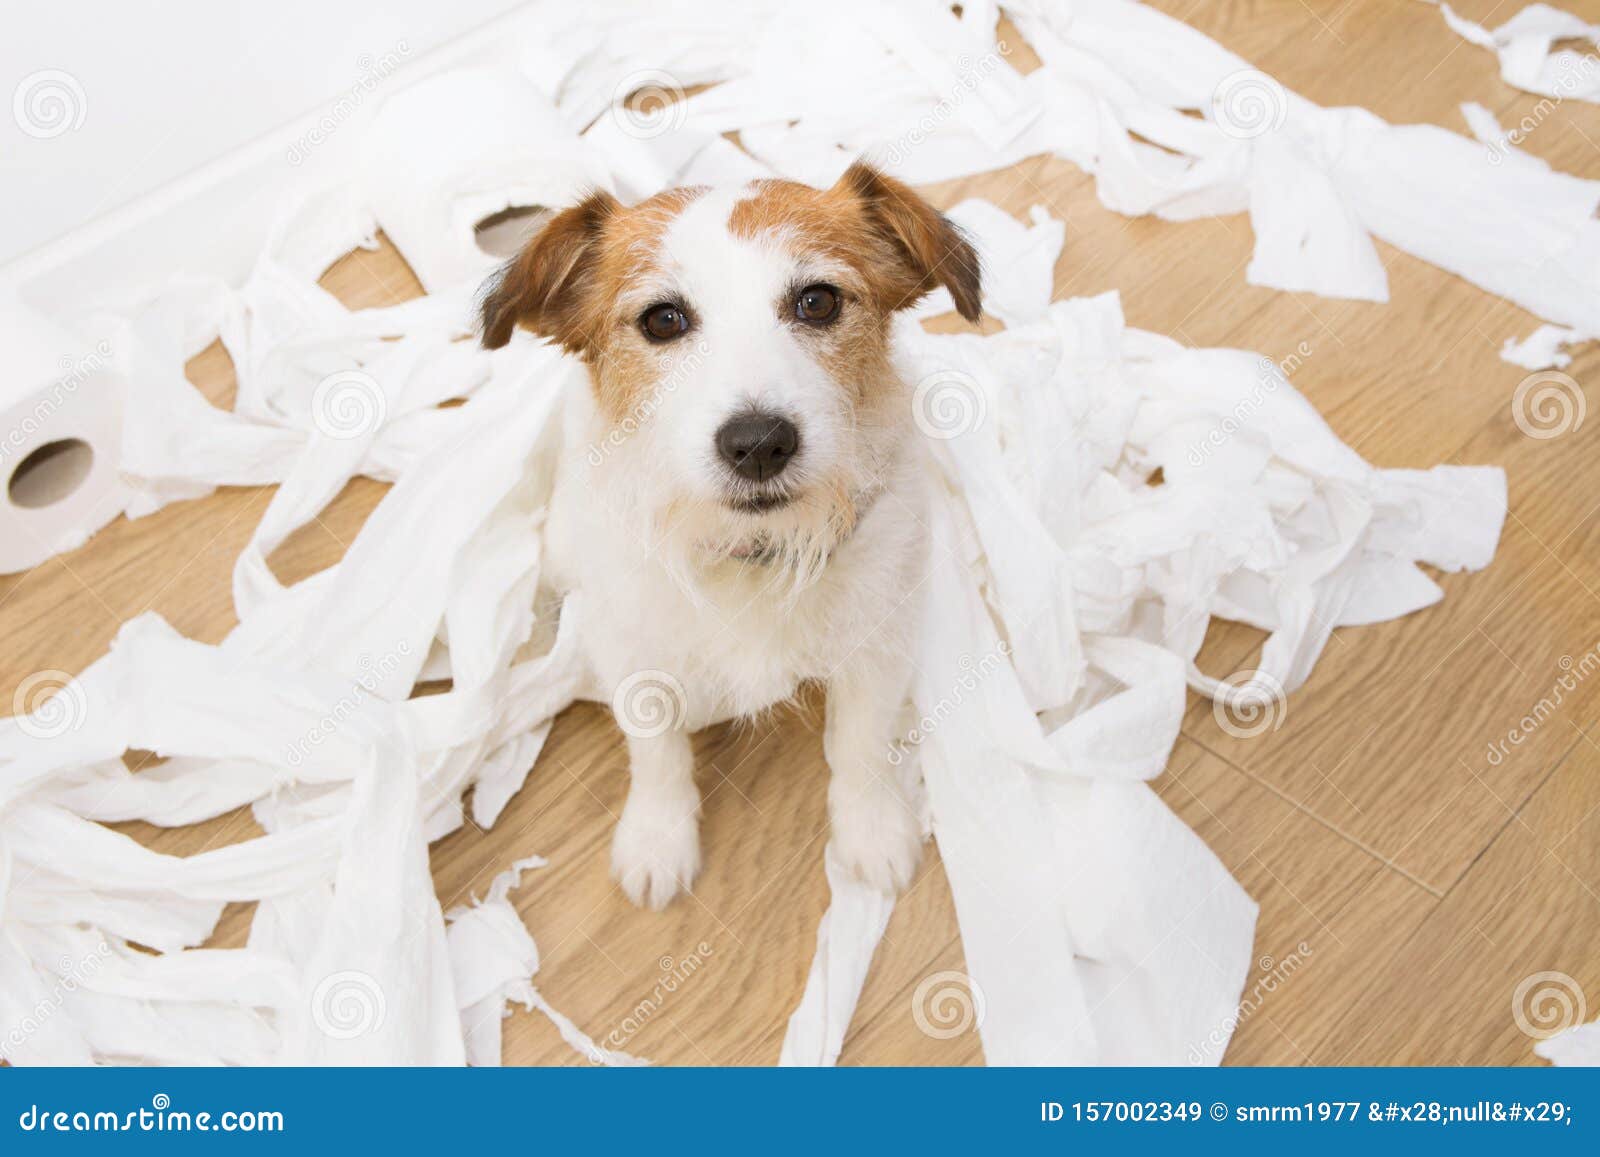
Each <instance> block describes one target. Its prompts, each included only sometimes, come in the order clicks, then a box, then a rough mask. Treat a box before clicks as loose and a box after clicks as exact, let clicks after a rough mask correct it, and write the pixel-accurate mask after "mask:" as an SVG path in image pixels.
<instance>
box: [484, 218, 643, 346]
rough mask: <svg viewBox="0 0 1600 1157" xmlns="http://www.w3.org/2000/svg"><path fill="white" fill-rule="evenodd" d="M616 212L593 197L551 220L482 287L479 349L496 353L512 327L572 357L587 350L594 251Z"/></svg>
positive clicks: (590, 320) (509, 335) (508, 337)
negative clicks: (552, 343)
mask: <svg viewBox="0 0 1600 1157" xmlns="http://www.w3.org/2000/svg"><path fill="white" fill-rule="evenodd" d="M620 208H621V205H620V204H619V203H618V201H617V199H616V198H615V197H613V196H612V195H611V194H610V193H606V192H603V191H601V192H595V193H592V194H590V195H589V196H588V197H586V198H585V199H584V200H583V201H582V202H580V203H579V204H577V205H574V206H573V207H572V208H570V209H564V210H562V211H561V212H560V213H557V214H556V215H555V216H554V217H552V218H551V219H550V220H549V222H548V223H546V225H545V226H544V227H543V228H542V229H540V230H539V232H538V233H537V234H535V235H534V237H533V239H532V240H531V241H529V242H528V244H527V245H526V246H525V247H524V248H523V250H522V252H521V253H519V254H517V255H516V256H515V257H513V258H512V259H511V260H510V261H508V262H507V263H506V264H505V266H504V267H502V268H501V269H500V271H499V272H498V273H496V274H495V275H494V276H493V277H492V278H490V279H489V281H488V283H487V284H486V285H485V286H484V295H483V307H482V308H483V346H484V348H485V349H491V350H497V349H499V348H500V347H501V346H503V345H505V344H506V343H507V342H508V341H510V340H511V332H512V330H514V329H516V327H517V326H518V325H526V326H527V327H528V328H529V329H531V330H532V331H533V332H534V333H536V334H538V335H540V336H541V337H548V338H552V339H554V340H555V341H558V342H560V343H561V345H562V346H564V347H565V348H566V349H567V350H569V351H570V352H572V353H575V354H581V353H583V352H584V351H585V350H586V349H587V348H588V346H589V335H590V331H591V322H592V317H591V311H590V309H589V304H590V301H591V300H592V297H591V294H592V290H593V288H594V287H593V284H592V279H593V275H594V268H593V266H594V257H595V250H596V249H597V247H598V246H599V243H600V239H601V237H602V236H603V235H604V233H605V228H606V222H607V221H609V220H610V219H611V217H612V216H613V215H615V214H616V212H617V210H618V209H620Z"/></svg>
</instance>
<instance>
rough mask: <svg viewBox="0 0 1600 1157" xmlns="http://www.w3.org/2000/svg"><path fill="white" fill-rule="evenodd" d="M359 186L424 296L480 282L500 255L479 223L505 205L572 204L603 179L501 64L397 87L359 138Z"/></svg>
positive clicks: (550, 110)
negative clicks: (483, 238)
mask: <svg viewBox="0 0 1600 1157" xmlns="http://www.w3.org/2000/svg"><path fill="white" fill-rule="evenodd" d="M360 172H361V184H362V191H363V193H364V195H365V199H366V201H367V203H368V204H369V205H370V206H371V208H372V211H373V213H374V215H375V216H376V217H377V219H378V222H379V224H381V225H382V226H383V230H384V232H385V233H387V234H388V235H389V238H390V240H392V241H393V242H394V243H395V246H396V247H397V248H398V249H399V250H400V252H401V253H402V254H403V255H404V256H405V259H406V260H407V261H408V262H409V263H410V265H411V268H412V270H413V271H414V272H415V273H416V275H417V280H419V281H421V282H422V284H423V286H424V288H426V289H427V290H428V291H429V292H430V293H434V292H438V291H439V290H442V289H445V288H448V287H450V286H452V285H457V284H459V283H461V282H462V281H465V280H469V279H470V280H474V281H475V280H479V279H481V278H482V277H483V276H484V275H485V274H487V273H488V272H489V271H490V270H491V269H492V268H493V267H494V266H496V265H498V264H499V263H500V261H501V260H502V257H501V256H499V255H496V254H494V253H490V252H487V251H486V250H484V249H483V248H481V247H480V246H479V244H478V238H477V236H476V230H477V227H478V226H479V225H480V224H482V223H483V222H485V221H486V220H489V219H491V218H494V217H496V216H497V215H499V214H502V213H504V212H505V211H506V210H508V209H543V208H549V207H552V206H561V205H567V204H570V203H571V202H572V201H573V200H574V199H575V195H576V194H577V193H578V191H579V190H580V189H582V188H584V187H585V186H587V185H593V184H597V183H601V177H602V175H601V174H597V173H595V172H592V171H591V170H590V168H589V167H588V166H587V165H586V163H585V161H584V150H583V146H582V143H581V142H580V141H579V140H578V137H577V135H576V134H574V133H573V132H572V131H571V130H570V129H568V128H567V127H566V126H565V125H564V124H563V123H562V121H561V119H560V117H559V116H558V115H557V114H556V111H555V108H554V106H553V105H551V104H550V102H549V100H548V99H546V98H545V97H544V96H543V95H542V94H541V93H540V92H539V90H538V89H536V88H535V87H534V86H533V85H531V84H530V83H528V82H527V81H526V80H524V79H522V77H521V76H520V75H519V74H516V73H513V72H511V71H509V70H505V69H478V68H467V69H453V70H451V71H449V72H444V73H440V74H439V75H437V76H433V77H430V78H428V79H427V80H423V81H420V82H418V83H417V84H414V85H412V86H410V87H409V88H405V89H402V90H401V91H399V92H397V93H395V94H394V95H393V96H391V97H390V98H389V99H388V100H387V101H386V102H385V103H384V105H383V107H382V108H381V109H380V110H379V112H378V115H377V117H376V118H375V119H374V121H373V123H372V128H371V130H370V131H369V133H368V134H367V136H366V139H365V140H364V142H363V144H362V150H361V165H360Z"/></svg>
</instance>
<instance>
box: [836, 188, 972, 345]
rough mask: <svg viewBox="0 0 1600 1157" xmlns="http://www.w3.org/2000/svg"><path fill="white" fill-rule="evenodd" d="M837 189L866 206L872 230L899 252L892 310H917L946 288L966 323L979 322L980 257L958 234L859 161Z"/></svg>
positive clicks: (905, 191)
mask: <svg viewBox="0 0 1600 1157" xmlns="http://www.w3.org/2000/svg"><path fill="white" fill-rule="evenodd" d="M835 188H836V189H838V190H840V191H843V192H845V193H847V194H849V195H850V196H853V197H855V198H857V199H858V200H859V201H860V202H861V203H862V205H863V206H864V207H865V209H866V213H867V220H868V222H869V223H870V224H871V226H872V228H873V230H874V231H875V232H877V233H878V234H879V235H880V236H881V237H882V238H883V239H884V240H885V241H887V242H888V243H889V244H890V246H891V247H892V248H893V249H894V251H895V254H896V257H897V258H898V265H899V268H897V269H895V270H892V271H890V275H891V277H892V282H891V284H890V286H889V297H890V305H891V306H892V308H894V309H903V308H904V307H906V306H908V305H914V304H915V303H916V302H917V301H919V300H920V299H921V298H922V297H923V296H924V295H925V294H928V293H931V292H932V291H933V290H934V288H935V287H936V286H939V285H942V286H944V287H945V288H946V289H948V290H949V291H950V296H951V297H952V298H953V299H954V300H955V303H956V311H957V312H958V313H960V314H961V316H962V317H964V318H966V319H967V320H968V321H977V320H978V315H979V314H980V313H981V312H982V311H983V294H982V276H981V273H980V271H979V269H978V254H977V252H976V251H975V250H974V249H973V248H972V245H971V244H970V243H969V242H968V241H967V239H966V237H965V236H963V235H962V232H961V230H960V229H958V228H957V227H956V226H955V225H953V224H951V223H950V222H949V221H947V220H946V219H945V218H944V216H943V215H942V214H940V212H939V211H938V210H937V209H935V208H934V207H933V206H932V205H930V204H928V203H927V202H926V201H924V200H923V199H922V198H921V197H920V196H918V195H917V193H916V192H914V191H913V190H912V189H911V187H910V186H909V185H905V184H902V183H901V182H899V181H897V180H895V179H894V178H893V177H886V176H884V175H883V174H882V173H880V172H878V170H877V169H874V168H873V167H872V166H871V165H868V164H865V163H863V162H861V161H857V162H856V163H855V164H853V165H851V166H850V168H849V169H847V170H846V171H845V174H844V176H842V177H840V178H839V183H838V185H836V186H835Z"/></svg>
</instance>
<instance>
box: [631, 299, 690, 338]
mask: <svg viewBox="0 0 1600 1157" xmlns="http://www.w3.org/2000/svg"><path fill="white" fill-rule="evenodd" d="M639 326H640V328H641V329H643V330H644V335H645V337H647V338H649V339H650V340H651V341H671V340H672V339H673V338H675V337H677V336H678V335H679V334H680V333H682V332H683V331H684V330H686V329H688V328H689V319H688V317H687V316H685V315H684V312H683V310H681V309H679V308H678V307H677V306H675V305H673V304H671V303H670V302H663V303H662V304H660V305H652V306H651V307H650V308H649V309H647V310H645V311H644V316H643V317H641V318H640V319H639Z"/></svg>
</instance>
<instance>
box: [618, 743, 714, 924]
mask: <svg viewBox="0 0 1600 1157" xmlns="http://www.w3.org/2000/svg"><path fill="white" fill-rule="evenodd" d="M628 773H629V775H630V777H631V779H632V784H631V786H630V787H629V789H628V802H627V803H626V804H625V805H624V806H623V808H622V818H621V819H620V820H618V821H617V831H616V835H615V836H613V837H612V840H611V874H612V876H614V877H615V878H616V880H617V882H618V883H619V884H621V885H622V890H623V891H624V892H626V893H627V894H628V899H630V900H632V901H633V902H634V903H635V904H638V905H640V906H641V907H646V906H647V907H650V908H658V909H659V908H664V907H666V905H667V904H668V903H669V902H670V901H671V900H672V898H673V897H674V896H676V895H677V894H678V893H679V892H680V891H682V890H684V889H686V888H688V886H689V885H690V883H692V882H693V880H694V878H695V876H696V874H698V873H699V871H700V791H699V789H698V788H697V787H695V783H694V749H693V748H692V747H691V746H690V743H689V733H688V732H687V731H682V730H678V729H674V730H671V731H668V732H666V733H664V734H662V735H656V736H651V737H649V738H635V737H632V736H630V737H629V738H628Z"/></svg>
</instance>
